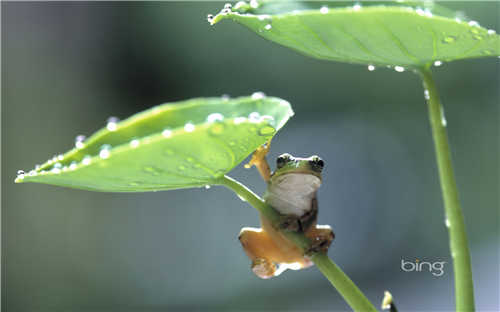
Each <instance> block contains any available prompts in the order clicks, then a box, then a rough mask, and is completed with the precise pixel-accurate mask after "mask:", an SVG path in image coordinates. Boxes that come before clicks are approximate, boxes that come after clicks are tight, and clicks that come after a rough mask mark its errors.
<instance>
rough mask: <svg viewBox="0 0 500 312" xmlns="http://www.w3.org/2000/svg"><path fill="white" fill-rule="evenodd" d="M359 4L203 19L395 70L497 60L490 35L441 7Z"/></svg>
mask: <svg viewBox="0 0 500 312" xmlns="http://www.w3.org/2000/svg"><path fill="white" fill-rule="evenodd" d="M365 3H366V4H365ZM365 3H363V5H359V4H355V5H353V2H350V5H349V6H347V5H346V3H345V2H325V5H321V2H306V3H304V2H283V1H265V2H262V3H260V2H257V1H252V2H250V4H248V3H245V2H239V3H238V4H236V5H235V6H234V7H233V8H230V7H229V6H226V8H225V9H223V10H222V11H221V12H220V13H219V14H217V15H216V16H214V17H212V16H209V21H210V22H211V24H215V23H217V22H219V21H221V20H224V19H230V20H233V21H235V22H238V23H240V24H242V25H245V26H246V27H248V28H249V29H251V30H253V31H255V32H256V33H257V34H259V35H260V36H262V37H264V38H266V39H268V40H271V41H274V42H277V43H279V44H282V45H284V46H286V47H289V48H291V49H294V50H297V51H299V52H301V53H303V54H306V55H309V56H312V57H315V58H319V59H325V60H333V61H341V62H350V63H357V64H371V65H389V66H397V67H396V69H398V70H403V69H404V67H405V66H408V67H421V66H424V65H428V64H432V63H434V62H438V64H439V62H443V61H452V60H457V59H464V58H475V57H486V56H498V55H500V36H498V35H497V34H496V32H495V31H494V30H487V29H485V28H482V27H480V26H479V24H478V23H477V22H475V21H462V20H461V19H459V18H455V17H454V15H453V13H452V12H451V11H450V10H447V9H445V8H443V7H440V6H436V5H431V6H427V7H425V5H428V2H422V3H419V2H400V3H396V2H394V3H389V4H386V5H383V4H381V3H380V2H365ZM419 4H422V6H419Z"/></svg>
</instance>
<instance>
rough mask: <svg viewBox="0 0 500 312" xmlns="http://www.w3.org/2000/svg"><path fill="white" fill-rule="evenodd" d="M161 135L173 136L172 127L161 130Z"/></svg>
mask: <svg viewBox="0 0 500 312" xmlns="http://www.w3.org/2000/svg"><path fill="white" fill-rule="evenodd" d="M161 135H163V136H164V137H166V138H169V137H171V136H172V130H170V129H165V130H163V131H162V132H161Z"/></svg>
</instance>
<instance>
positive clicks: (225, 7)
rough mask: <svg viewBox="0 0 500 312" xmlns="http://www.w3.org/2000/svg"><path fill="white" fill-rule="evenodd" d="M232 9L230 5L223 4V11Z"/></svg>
mask: <svg viewBox="0 0 500 312" xmlns="http://www.w3.org/2000/svg"><path fill="white" fill-rule="evenodd" d="M232 7H233V6H232V5H231V3H226V4H224V9H229V10H231V9H232Z"/></svg>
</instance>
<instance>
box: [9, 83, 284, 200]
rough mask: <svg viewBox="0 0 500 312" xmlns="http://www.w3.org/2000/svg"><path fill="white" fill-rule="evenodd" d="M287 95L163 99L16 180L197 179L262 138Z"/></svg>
mask: <svg viewBox="0 0 500 312" xmlns="http://www.w3.org/2000/svg"><path fill="white" fill-rule="evenodd" d="M292 114H293V112H292V109H291V107H290V104H289V103H288V102H287V101H284V100H281V99H278V98H274V97H267V96H265V95H264V94H263V93H261V92H257V93H255V94H254V95H252V96H251V97H240V98H234V99H229V98H228V97H222V98H199V99H192V100H188V101H184V102H178V103H172V104H164V105H160V106H156V107H153V108H151V109H149V110H146V111H144V112H141V113H138V114H136V115H134V116H132V117H130V118H128V119H125V120H123V121H119V120H118V119H117V118H115V117H112V118H109V119H108V122H107V124H106V126H105V127H104V128H103V129H101V130H99V131H97V132H96V133H95V134H94V135H92V136H90V137H89V138H88V139H85V137H83V136H81V135H79V136H77V137H76V139H75V148H74V149H72V150H70V151H68V152H67V153H65V154H64V155H58V156H54V157H53V158H51V159H49V160H48V161H47V162H45V163H44V164H43V165H41V166H37V167H36V168H35V169H33V170H31V171H29V172H28V173H26V172H24V171H22V170H20V171H19V172H18V177H17V179H16V182H37V183H45V184H53V185H58V186H66V187H73V188H80V189H87V190H95V191H108V192H144V191H156V190H168V189H176V188H186V187H205V186H206V185H210V184H216V183H217V179H218V178H220V177H221V176H223V175H224V174H226V173H227V172H229V171H230V170H231V169H232V168H234V167H235V166H236V165H238V164H239V163H240V162H241V161H243V159H245V157H247V156H248V155H249V154H250V153H251V152H253V151H254V150H255V149H256V148H257V147H258V146H260V145H262V144H264V143H265V142H266V141H268V140H269V139H270V138H271V137H272V136H273V135H274V134H275V133H276V131H277V130H279V129H280V128H281V127H282V126H283V125H284V124H285V123H286V121H287V120H288V118H290V116H292Z"/></svg>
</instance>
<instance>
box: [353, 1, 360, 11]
mask: <svg viewBox="0 0 500 312" xmlns="http://www.w3.org/2000/svg"><path fill="white" fill-rule="evenodd" d="M352 9H353V10H354V11H359V10H361V5H360V4H359V3H356V4H355V5H353V7H352Z"/></svg>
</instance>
